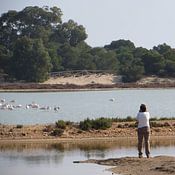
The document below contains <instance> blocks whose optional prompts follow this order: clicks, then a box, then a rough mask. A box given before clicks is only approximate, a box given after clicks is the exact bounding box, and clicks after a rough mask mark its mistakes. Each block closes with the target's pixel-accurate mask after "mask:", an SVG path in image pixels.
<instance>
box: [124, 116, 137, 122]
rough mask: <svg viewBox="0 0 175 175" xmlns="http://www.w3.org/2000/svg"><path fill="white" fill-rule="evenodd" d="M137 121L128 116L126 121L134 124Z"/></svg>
mask: <svg viewBox="0 0 175 175" xmlns="http://www.w3.org/2000/svg"><path fill="white" fill-rule="evenodd" d="M135 120H136V119H134V118H132V117H131V116H127V117H126V121H127V122H133V121H135Z"/></svg>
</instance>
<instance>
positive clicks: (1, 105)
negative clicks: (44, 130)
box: [0, 99, 60, 112]
mask: <svg viewBox="0 0 175 175" xmlns="http://www.w3.org/2000/svg"><path fill="white" fill-rule="evenodd" d="M17 108H25V109H40V110H44V111H49V110H52V107H51V106H40V105H39V104H37V103H35V102H32V103H30V104H26V105H25V106H24V107H23V105H21V104H16V102H15V100H11V101H9V102H6V100H5V99H1V100H0V109H1V110H14V109H17ZM59 109H60V107H59V106H54V107H53V110H54V111H55V112H57V111H58V110H59Z"/></svg>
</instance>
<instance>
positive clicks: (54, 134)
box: [51, 128, 64, 136]
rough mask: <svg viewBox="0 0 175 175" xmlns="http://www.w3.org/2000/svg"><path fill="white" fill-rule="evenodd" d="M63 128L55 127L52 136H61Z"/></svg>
mask: <svg viewBox="0 0 175 175" xmlns="http://www.w3.org/2000/svg"><path fill="white" fill-rule="evenodd" d="M63 132H64V130H63V129H60V128H55V129H54V130H53V131H52V132H51V135H52V136H61V135H62V134H63Z"/></svg>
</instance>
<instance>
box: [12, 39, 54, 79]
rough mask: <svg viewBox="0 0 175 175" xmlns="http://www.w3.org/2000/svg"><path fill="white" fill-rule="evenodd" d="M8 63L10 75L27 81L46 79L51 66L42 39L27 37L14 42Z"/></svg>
mask: <svg viewBox="0 0 175 175" xmlns="http://www.w3.org/2000/svg"><path fill="white" fill-rule="evenodd" d="M10 65H11V72H10V74H11V76H13V77H15V78H16V79H17V80H26V81H28V82H42V81H44V80H46V79H47V77H48V73H49V71H50V68H51V64H50V57H49V55H48V52H47V51H46V50H45V48H44V46H43V43H42V40H38V39H30V38H27V37H23V38H21V39H18V40H17V42H16V43H15V46H14V52H13V56H12V58H11V60H10Z"/></svg>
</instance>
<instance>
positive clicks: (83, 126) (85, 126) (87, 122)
mask: <svg viewBox="0 0 175 175" xmlns="http://www.w3.org/2000/svg"><path fill="white" fill-rule="evenodd" d="M79 127H80V129H82V130H85V131H87V130H90V129H92V120H90V119H89V118H87V119H85V120H84V121H81V122H80V125H79Z"/></svg>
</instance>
